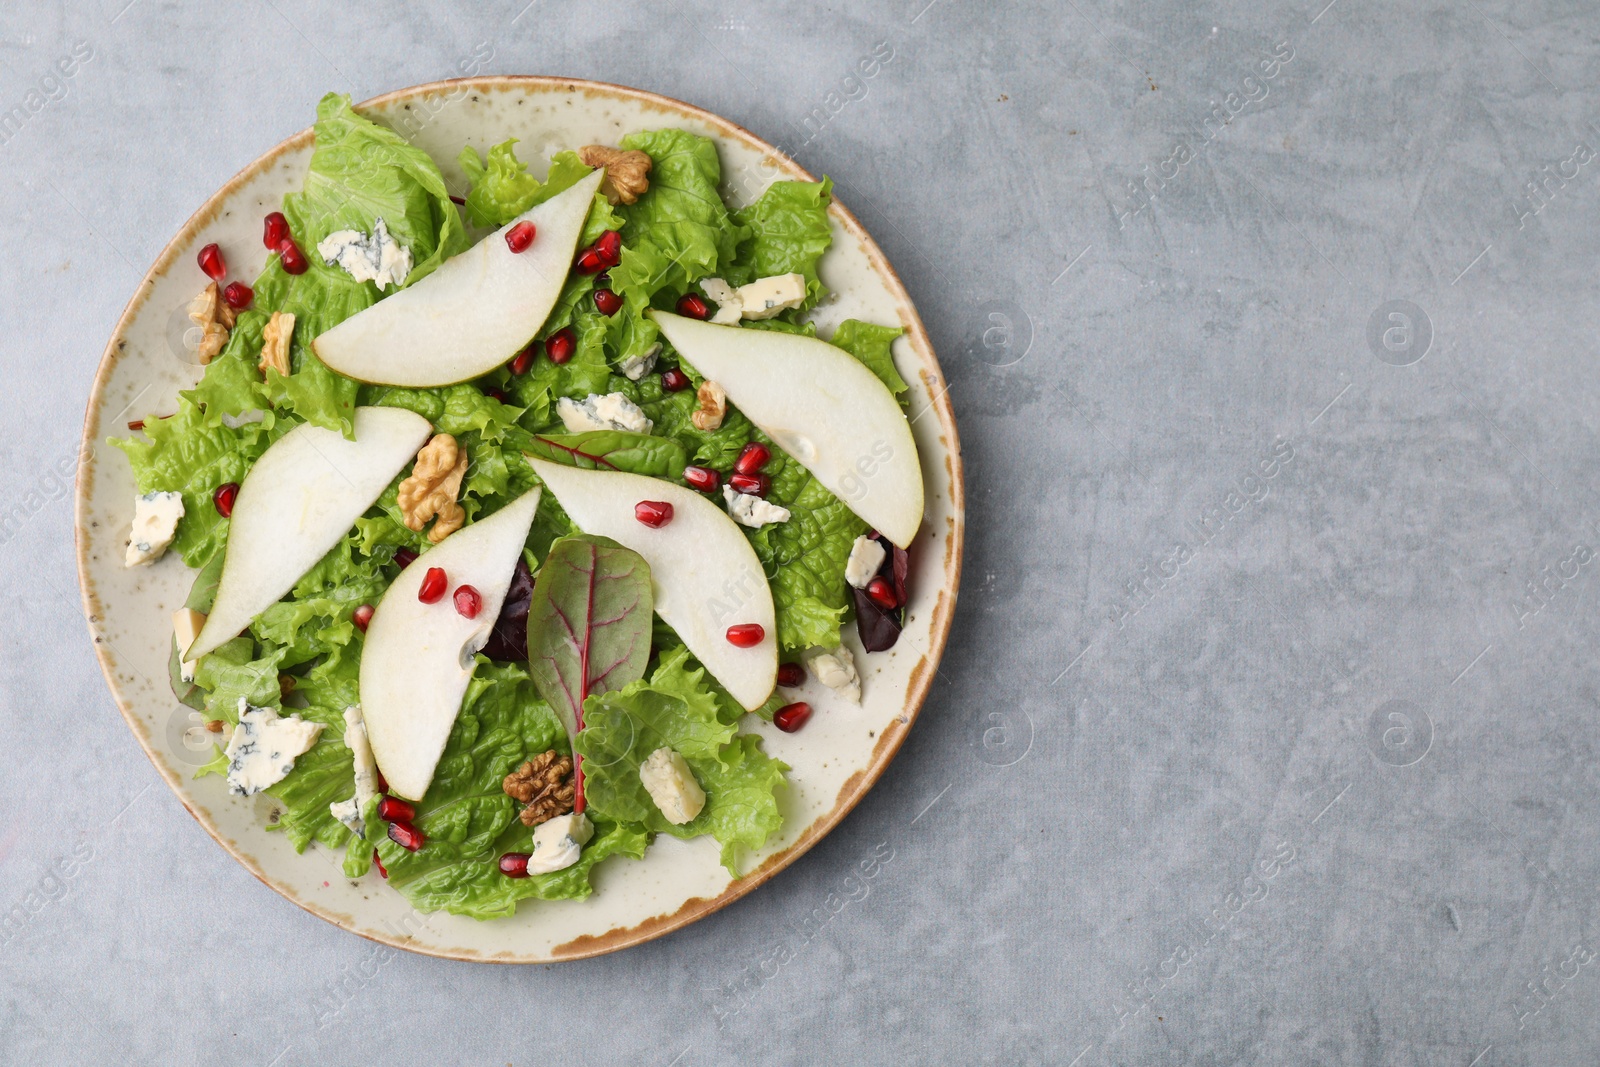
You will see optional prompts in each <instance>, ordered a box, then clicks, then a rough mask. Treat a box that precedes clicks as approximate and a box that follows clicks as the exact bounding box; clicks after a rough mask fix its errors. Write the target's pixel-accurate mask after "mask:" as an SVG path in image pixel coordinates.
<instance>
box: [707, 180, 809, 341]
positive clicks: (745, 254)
mask: <svg viewBox="0 0 1600 1067" xmlns="http://www.w3.org/2000/svg"><path fill="white" fill-rule="evenodd" d="M832 202H833V182H832V180H830V179H828V178H823V179H822V180H821V181H820V182H774V183H772V184H771V185H769V186H767V188H766V191H765V192H763V193H762V194H761V198H760V199H759V200H757V201H756V202H755V203H753V204H751V205H750V206H749V207H746V208H743V209H741V210H740V211H739V213H738V214H737V215H736V216H735V218H736V219H737V221H738V222H739V224H740V225H741V226H743V227H745V228H746V229H747V230H748V231H749V234H750V237H749V239H748V241H747V243H745V244H743V245H741V246H740V249H739V260H738V262H737V263H736V264H734V265H733V266H732V267H731V268H729V270H728V272H727V273H726V275H724V279H723V280H724V281H726V282H727V283H728V284H729V285H745V284H747V283H749V282H753V281H755V280H756V279H757V278H768V277H771V276H772V275H774V274H803V275H805V279H806V299H805V303H804V304H802V305H801V308H802V310H804V309H808V308H812V307H815V306H816V304H817V301H819V300H821V299H822V297H823V296H824V295H826V293H827V288H826V287H825V286H824V285H823V284H822V281H821V279H819V278H818V277H817V261H818V260H820V259H821V258H822V255H823V253H824V252H826V251H827V250H828V246H829V245H830V244H832V243H833V234H832V233H831V232H830V230H829V228H828V205H829V204H831V203H832Z"/></svg>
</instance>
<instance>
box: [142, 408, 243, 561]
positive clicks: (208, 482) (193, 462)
mask: <svg viewBox="0 0 1600 1067" xmlns="http://www.w3.org/2000/svg"><path fill="white" fill-rule="evenodd" d="M144 435H145V440H142V441H141V440H140V439H139V438H137V437H127V438H117V439H113V440H112V442H111V443H112V444H114V445H116V446H117V447H118V448H120V449H122V451H123V452H125V453H126V454H127V456H128V462H129V463H130V464H132V465H133V480H134V483H135V484H136V485H137V486H138V487H139V492H141V493H154V492H169V493H174V492H175V493H182V494H183V521H181V522H180V523H179V524H178V536H177V538H176V539H175V540H174V541H173V542H172V547H173V549H174V550H175V551H176V552H177V553H178V554H179V555H181V556H182V557H183V561H184V562H185V563H187V564H188V565H189V566H191V567H199V566H202V565H203V564H205V562H206V561H207V560H209V559H211V557H212V556H214V555H216V554H217V552H218V550H219V549H220V548H221V547H222V545H223V543H224V542H225V541H226V540H227V537H228V520H227V519H224V518H223V517H222V516H221V515H219V514H218V513H217V508H216V505H215V504H214V503H212V499H211V498H212V494H213V493H215V492H216V489H217V486H219V485H222V484H224V483H226V482H238V481H242V480H243V479H244V476H245V474H246V473H247V472H248V471H249V470H250V467H251V465H252V464H254V463H255V461H256V459H258V458H259V457H260V455H261V453H263V452H265V451H266V450H267V445H268V444H269V443H270V442H269V436H270V430H269V428H268V427H267V425H266V424H265V423H259V422H256V423H246V424H245V425H243V426H239V427H237V428H235V427H230V426H227V425H225V424H223V423H221V422H216V423H212V422H211V421H210V420H208V419H207V417H206V415H205V413H204V412H202V411H201V410H200V408H199V407H198V406H196V405H195V403H194V402H193V401H192V400H190V399H189V398H188V397H186V396H180V397H179V399H178V410H177V412H176V413H175V414H173V415H172V416H171V417H170V418H164V419H153V418H152V419H146V420H145V424H144Z"/></svg>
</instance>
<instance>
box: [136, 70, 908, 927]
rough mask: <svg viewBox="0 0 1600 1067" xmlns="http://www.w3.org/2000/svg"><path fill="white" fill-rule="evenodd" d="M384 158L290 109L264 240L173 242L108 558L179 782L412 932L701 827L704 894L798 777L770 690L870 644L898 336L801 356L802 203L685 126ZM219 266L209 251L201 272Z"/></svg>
mask: <svg viewBox="0 0 1600 1067" xmlns="http://www.w3.org/2000/svg"><path fill="white" fill-rule="evenodd" d="M515 145H516V142H515V140H506V141H505V142H504V143H501V144H497V145H494V146H493V147H492V148H490V149H489V150H488V152H487V155H486V156H480V154H479V152H478V151H477V149H476V148H474V147H472V146H467V147H465V148H463V150H462V153H461V156H460V160H459V162H460V165H461V167H462V169H463V170H464V171H465V173H466V175H467V177H468V180H469V182H470V191H468V192H467V194H466V196H465V197H454V196H452V195H451V194H450V192H449V190H448V187H447V186H446V183H445V179H444V176H443V174H442V173H441V171H440V169H439V167H438V165H437V164H436V163H435V162H434V160H433V159H432V158H430V156H429V155H428V154H427V153H425V152H424V151H422V150H421V149H419V148H417V147H415V146H413V145H411V144H410V143H408V142H407V141H406V140H404V139H403V138H401V137H400V136H399V135H398V134H396V133H395V132H394V131H392V130H391V129H389V128H388V127H386V126H383V125H381V124H379V123H377V122H374V121H372V120H370V119H368V118H366V117H364V116H363V115H361V114H360V113H359V112H357V111H356V110H355V109H354V108H353V107H352V106H351V103H350V101H349V99H348V98H346V97H343V96H339V95H332V94H330V95H329V96H327V97H325V98H324V99H323V100H322V102H321V104H320V106H319V108H318V113H317V122H316V125H315V145H314V149H313V151H312V154H311V157H310V164H309V172H308V174H307V176H306V180H305V184H304V187H303V188H302V189H301V190H300V191H298V192H294V193H290V194H289V195H287V196H285V197H284V199H283V204H282V209H281V210H280V211H273V212H271V213H269V214H267V215H266V216H265V218H264V220H263V224H262V225H263V241H264V243H265V245H266V247H267V249H268V252H269V257H268V260H267V265H266V267H265V268H264V269H263V270H262V272H261V273H260V274H259V276H257V277H256V278H255V279H254V280H253V281H249V282H247V281H245V280H242V279H238V278H231V277H230V275H229V272H228V268H227V259H228V256H229V253H230V251H234V250H230V249H226V248H221V247H219V246H217V245H215V244H211V245H207V246H205V247H204V248H202V249H201V250H200V252H199V254H198V257H197V263H198V267H199V270H200V272H203V273H199V274H197V276H196V284H197V286H203V287H202V288H200V291H199V292H198V294H197V296H196V297H195V299H194V301H193V303H192V304H191V305H190V307H189V315H190V318H192V319H193V320H194V322H195V325H196V328H197V329H196V330H195V331H194V333H195V335H196V336H197V337H198V344H197V351H198V354H199V358H200V361H201V362H202V363H203V364H204V365H205V369H204V373H203V375H202V376H201V377H200V378H199V380H198V382H196V384H195V385H194V387H193V388H192V389H189V390H186V391H184V392H182V393H180V394H179V396H178V400H177V404H176V409H175V410H170V411H164V412H156V413H151V414H149V415H147V416H146V417H145V418H144V419H142V420H140V421H138V422H135V423H130V428H131V429H133V430H135V433H134V434H133V435H132V436H130V437H128V438H124V439H119V440H116V441H115V442H114V443H115V444H116V445H117V446H118V447H120V448H121V449H122V451H123V452H124V453H125V454H126V455H127V458H128V460H129V462H130V463H131V465H132V469H133V475H134V480H135V483H136V485H137V492H138V498H137V500H136V501H135V508H134V516H133V521H132V525H131V528H130V531H129V537H128V547H127V550H126V559H125V562H126V564H127V565H128V566H130V567H137V566H148V565H151V564H154V563H155V562H156V561H158V560H160V559H162V558H163V557H164V556H166V555H167V554H169V553H170V554H172V555H175V556H177V557H179V558H181V560H182V562H183V563H184V564H186V565H188V566H189V567H191V568H193V569H194V570H195V571H196V575H195V578H194V584H193V587H192V589H191V591H190V594H189V596H188V599H187V602H186V604H185V606H184V607H183V608H182V609H181V610H180V611H178V612H177V613H176V614H175V615H174V617H173V642H172V652H171V662H170V674H171V680H172V685H173V690H174V693H175V694H176V696H177V698H178V699H179V700H180V701H182V702H183V703H184V704H186V705H188V706H189V707H190V708H192V709H195V710H196V711H197V712H199V713H200V715H201V716H202V718H203V719H204V721H205V724H206V725H205V729H206V730H207V731H209V735H208V736H210V737H212V738H213V739H214V741H215V744H214V748H213V752H214V758H213V759H211V760H210V762H208V763H206V764H205V765H204V766H202V767H201V768H200V770H199V772H198V775H199V776H202V777H205V776H213V775H214V776H217V777H219V778H221V779H222V780H223V781H224V782H225V784H226V788H227V791H228V792H230V793H232V794H235V795H238V796H251V795H254V794H258V793H266V794H268V795H269V796H271V797H273V798H274V799H275V800H276V801H277V802H278V806H279V809H280V810H279V812H278V813H277V815H276V818H275V821H274V822H273V823H272V824H271V825H269V826H267V827H265V828H266V829H270V830H274V831H277V832H281V833H283V834H285V835H286V836H287V837H288V839H289V841H290V842H291V843H292V844H293V845H294V847H295V848H296V849H297V850H299V851H304V849H305V848H307V847H308V846H309V845H311V844H312V843H313V842H316V843H317V844H319V845H321V846H323V847H324V848H328V849H333V850H343V853H344V859H343V867H344V872H345V874H346V875H348V876H349V877H351V878H361V877H364V876H367V875H368V873H369V872H370V871H371V870H373V869H374V868H376V870H377V872H378V876H379V877H381V878H383V879H386V882H387V885H388V886H389V887H392V888H393V889H395V890H397V891H398V892H400V893H401V894H403V895H404V896H405V898H406V899H407V900H408V901H409V903H410V904H411V905H412V906H414V907H415V908H417V909H419V910H421V911H439V910H443V911H447V912H450V913H453V914H458V915H465V916H471V917H474V918H477V919H490V918H495V917H501V916H506V915H510V914H512V913H513V912H514V911H515V910H516V909H517V907H518V905H519V903H520V902H521V901H523V900H525V899H530V898H531V899H541V900H556V899H573V898H583V897H586V896H588V895H589V894H590V893H591V892H592V885H591V880H590V879H591V872H592V870H593V868H594V866H595V864H597V863H599V862H600V861H601V860H604V859H605V858H607V857H609V856H613V855H620V856H627V857H631V858H633V859H636V860H637V859H643V858H644V857H645V854H646V852H647V850H648V848H649V846H650V843H651V841H652V840H653V839H654V838H655V837H656V836H657V835H660V834H668V835H672V836H674V837H679V838H686V839H687V838H695V837H701V836H707V835H709V836H710V837H711V838H713V839H714V840H715V841H716V842H717V844H718V845H719V846H720V851H721V858H722V862H723V864H724V865H725V866H726V867H727V869H728V871H729V872H730V873H731V874H732V875H733V876H734V877H738V876H739V875H740V874H741V873H742V872H743V870H744V869H745V865H746V864H747V861H748V857H749V855H750V853H751V852H752V851H753V850H757V849H759V848H761V847H762V845H763V843H764V842H766V841H767V840H768V838H769V837H770V836H771V835H772V834H773V833H774V832H775V831H777V830H778V829H779V827H780V826H781V824H782V817H781V815H780V806H779V801H778V791H779V790H780V789H782V788H784V785H785V780H786V775H788V774H790V773H801V774H803V773H804V770H805V769H804V768H803V767H802V768H790V767H788V766H786V765H785V764H784V763H783V762H781V761H779V760H778V759H775V758H774V757H773V756H771V755H769V754H768V753H767V752H766V751H765V750H764V747H763V745H762V742H761V739H760V737H759V736H758V735H757V734H756V733H753V732H749V731H747V730H745V729H742V728H741V727H742V725H743V724H745V722H746V720H745V717H746V716H747V715H755V716H759V717H760V718H761V719H765V720H768V721H769V722H771V723H772V724H773V725H774V726H775V727H776V728H777V729H779V730H782V731H786V732H794V731H798V730H801V729H803V728H804V727H805V725H806V723H807V721H808V720H809V719H810V718H811V717H812V714H813V711H812V708H811V706H810V705H809V704H807V703H805V702H802V701H797V700H794V699H792V698H791V697H786V695H785V694H786V691H787V690H792V689H793V688H794V687H796V686H798V685H800V684H802V683H803V682H804V680H805V679H806V677H807V675H808V674H809V675H810V676H812V677H814V678H815V679H816V680H817V681H819V682H821V683H822V684H824V685H826V686H828V687H829V688H831V689H832V690H834V691H836V692H837V693H839V694H840V695H841V696H842V697H843V699H844V700H846V701H855V702H859V701H860V696H861V685H862V674H863V673H864V672H863V671H861V670H859V669H858V664H857V663H856V662H855V659H854V657H853V655H852V653H851V651H850V647H849V645H847V644H845V643H844V642H843V641H842V640H841V630H842V628H843V627H845V626H847V625H849V624H850V623H852V622H853V623H854V625H855V626H856V628H857V632H858V635H859V638H860V644H861V647H862V648H864V649H865V650H866V652H867V653H868V654H869V655H870V654H872V653H874V652H880V651H883V650H885V649H888V648H889V647H891V646H892V645H893V644H894V643H895V640H896V638H897V637H898V636H899V633H900V629H901V626H902V625H903V622H904V610H905V604H906V602H907V589H906V580H907V574H908V557H907V554H906V549H907V548H908V547H909V546H910V544H911V542H912V540H913V538H914V537H915V536H916V534H917V531H918V528H919V527H920V525H921V523H922V514H923V482H922V474H921V468H920V465H919V460H918V456H917V450H916V445H915V442H914V440H913V438H912V435H911V430H910V426H909V423H908V421H907V419H906V415H905V410H904V396H905V393H906V391H907V385H906V383H905V382H904V381H903V380H902V379H901V378H900V376H899V374H898V373H897V372H896V370H895V366H894V362H893V360H892V358H891V355H890V348H891V345H892V343H893V341H894V340H895V338H896V337H897V336H899V334H900V332H901V331H900V330H899V328H897V327H894V326H888V325H881V324H874V323H867V322H860V321H856V320H846V321H844V322H842V323H840V324H839V325H838V326H837V327H836V328H835V329H834V330H833V332H832V334H831V336H829V337H827V338H825V339H824V338H821V337H819V336H818V332H817V329H816V327H815V325H813V323H812V322H811V321H810V312H811V311H812V310H813V309H814V308H816V306H817V305H818V303H819V302H821V301H823V300H825V299H826V298H827V296H828V293H827V290H826V289H825V287H824V286H823V283H822V282H821V280H820V279H819V277H818V273H817V264H818V261H819V260H820V259H821V258H822V256H823V254H824V253H825V252H826V251H827V250H828V247H829V243H830V240H831V237H830V229H829V220H828V207H829V204H830V202H831V184H830V182H829V181H828V180H827V179H823V180H822V181H820V182H800V181H778V182H776V183H774V184H772V185H770V186H768V187H767V188H766V189H765V191H764V192H763V193H762V194H761V196H760V197H759V198H758V199H756V200H755V201H754V202H753V203H750V204H749V205H748V206H745V207H742V208H738V209H737V210H734V209H730V208H729V207H728V206H727V205H726V204H725V203H724V201H723V199H722V196H721V194H720V193H719V184H720V181H721V168H720V164H719V160H718V154H717V147H716V144H715V143H714V142H713V141H711V140H709V139H707V138H705V137H701V136H699V135H697V134H694V133H691V132H688V131H685V130H681V129H656V130H640V131H637V132H633V133H629V134H628V135H626V136H624V137H623V138H622V139H621V142H620V144H617V145H598V144H589V145H573V146H572V147H571V148H570V149H569V150H564V151H559V152H556V153H554V154H553V156H552V157H551V158H550V159H549V160H548V167H547V172H546V174H545V176H544V177H543V178H539V177H536V176H535V175H534V173H532V172H531V171H530V169H529V167H528V164H527V161H524V160H521V159H519V158H518V156H517V154H516V148H515ZM235 254H236V255H239V257H240V258H242V253H239V252H236V253H235Z"/></svg>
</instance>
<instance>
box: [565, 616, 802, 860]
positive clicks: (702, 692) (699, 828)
mask: <svg viewBox="0 0 1600 1067" xmlns="http://www.w3.org/2000/svg"><path fill="white" fill-rule="evenodd" d="M689 662H690V661H689V652H688V649H686V648H683V647H681V646H680V647H678V648H676V649H672V650H670V651H668V652H665V653H663V654H662V656H661V659H660V662H659V664H658V665H657V667H656V670H655V673H654V674H652V675H651V676H650V678H649V679H648V680H645V679H640V680H639V681H637V682H634V683H633V684H632V685H629V686H627V687H626V688H624V689H622V690H620V691H615V692H609V693H599V694H596V695H594V696H591V697H590V698H589V699H588V700H587V701H586V702H585V704H584V715H585V718H586V720H587V723H588V725H587V726H586V728H585V729H584V730H583V732H581V733H580V734H578V738H577V742H576V745H575V747H576V749H577V751H578V752H580V753H581V754H582V755H583V757H584V767H585V768H586V771H585V773H586V775H587V777H586V784H585V795H586V796H587V797H588V803H589V809H590V811H591V812H592V813H594V814H595V815H596V816H604V817H607V818H611V819H615V820H617V821H618V822H622V823H637V824H639V825H642V826H643V827H644V828H645V829H647V830H652V831H655V832H657V833H668V834H671V835H673V836H674V837H681V838H691V837H699V836H700V835H702V834H710V835H711V836H712V837H714V838H715V839H716V840H717V841H718V843H719V844H721V845H722V863H723V866H725V867H727V868H728V871H729V872H730V873H731V874H733V875H734V877H738V876H739V874H740V870H739V849H740V848H741V847H743V848H748V849H756V848H760V847H761V845H762V844H763V843H764V842H765V841H766V840H767V837H768V835H770V834H772V833H773V832H775V831H776V830H777V829H778V827H779V826H781V825H782V823H783V818H782V816H781V815H780V814H779V813H778V800H777V795H776V793H777V789H778V787H779V786H781V785H783V784H784V778H783V774H784V772H785V771H786V770H788V767H787V766H785V765H784V764H783V763H782V762H781V761H779V760H776V759H773V758H772V757H770V756H768V755H767V754H766V753H765V752H763V751H762V749H761V740H760V738H758V737H755V736H752V735H737V736H736V732H737V725H736V724H737V722H738V716H739V715H740V714H741V713H742V709H740V708H739V707H738V705H736V704H732V702H731V701H727V702H724V701H722V700H719V699H718V697H717V696H716V694H714V693H713V692H712V690H711V689H710V687H709V686H708V685H707V683H706V677H705V669H704V668H695V669H691V668H690V666H689ZM729 705H732V707H731V708H730V707H729ZM659 748H671V749H674V750H676V751H677V753H678V754H679V755H681V756H682V757H683V758H684V761H685V762H686V763H688V764H689V768H690V769H691V770H692V771H693V772H694V777H695V780H696V781H698V782H699V783H700V787H701V788H702V789H704V790H705V793H706V806H705V808H704V809H703V810H702V811H701V812H700V814H699V815H697V816H695V818H694V819H692V820H691V821H690V822H688V823H685V824H683V825H678V824H675V823H671V822H668V821H667V819H666V817H665V816H663V815H662V814H661V811H660V809H658V808H657V807H656V806H655V802H654V801H653V800H651V799H650V794H649V793H648V792H646V790H645V788H644V783H643V782H642V781H641V780H640V778H639V767H640V765H641V764H642V763H643V762H644V761H645V760H646V759H647V758H648V757H649V756H650V754H651V753H652V752H654V751H656V750H657V749H659Z"/></svg>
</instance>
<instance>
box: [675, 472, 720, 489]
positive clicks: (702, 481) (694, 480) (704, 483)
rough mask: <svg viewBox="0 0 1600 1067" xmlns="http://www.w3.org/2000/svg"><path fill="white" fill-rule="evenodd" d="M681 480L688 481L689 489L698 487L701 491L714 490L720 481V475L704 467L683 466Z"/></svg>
mask: <svg viewBox="0 0 1600 1067" xmlns="http://www.w3.org/2000/svg"><path fill="white" fill-rule="evenodd" d="M683 480H684V481H686V482H688V483H689V488H690V489H698V490H700V491H701V492H702V493H710V492H713V491H715V489H716V488H717V486H718V485H720V484H721V483H722V476H721V475H719V474H718V473H717V472H716V471H714V470H708V469H707V468H705V467H685V468H683Z"/></svg>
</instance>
